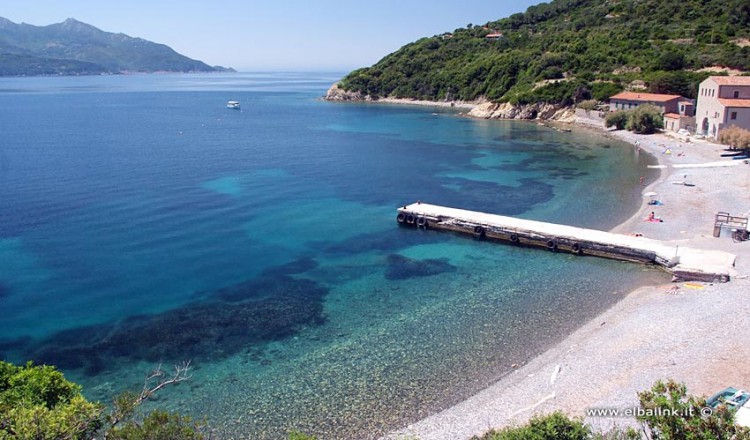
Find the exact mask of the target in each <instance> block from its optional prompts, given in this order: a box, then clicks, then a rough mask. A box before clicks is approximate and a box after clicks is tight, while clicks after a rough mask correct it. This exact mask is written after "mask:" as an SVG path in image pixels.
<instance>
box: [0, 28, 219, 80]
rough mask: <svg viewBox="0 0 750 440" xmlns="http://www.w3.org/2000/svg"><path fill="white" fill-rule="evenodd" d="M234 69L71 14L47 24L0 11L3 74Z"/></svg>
mask: <svg viewBox="0 0 750 440" xmlns="http://www.w3.org/2000/svg"><path fill="white" fill-rule="evenodd" d="M217 71H232V69H227V68H224V67H221V66H209V65H207V64H206V63H204V62H202V61H198V60H194V59H191V58H188V57H186V56H184V55H181V54H179V53H177V52H175V51H174V50H173V49H172V48H170V47H169V46H166V45H164V44H158V43H153V42H151V41H147V40H144V39H142V38H133V37H129V36H127V35H125V34H121V33H120V34H114V33H111V32H104V31H102V30H101V29H98V28H96V27H94V26H91V25H89V24H86V23H82V22H80V21H78V20H75V19H73V18H69V19H67V20H65V21H64V22H62V23H56V24H51V25H49V26H34V25H30V24H26V23H21V24H17V23H14V22H12V21H10V20H8V19H6V18H3V17H0V76H24V75H25V76H37V75H95V74H106V73H109V74H116V73H126V72H144V73H151V72H217Z"/></svg>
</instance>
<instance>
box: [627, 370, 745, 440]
mask: <svg viewBox="0 0 750 440" xmlns="http://www.w3.org/2000/svg"><path fill="white" fill-rule="evenodd" d="M638 398H639V400H640V406H641V409H643V410H644V413H645V414H646V415H643V416H639V417H638V420H640V421H641V422H643V423H644V424H645V426H646V427H647V428H648V429H649V430H650V431H651V437H650V438H652V439H654V440H661V439H664V440H671V439H716V440H720V439H727V440H728V439H733V440H747V439H750V431H748V430H747V429H744V428H741V427H738V426H737V425H735V424H734V420H733V419H734V415H733V414H732V413H731V412H729V411H728V410H727V408H726V407H725V406H723V405H721V406H719V407H718V408H717V409H715V410H713V412H712V414H710V415H708V416H706V415H703V414H701V413H702V411H701V409H702V408H705V407H706V399H702V398H697V397H694V396H689V395H688V394H687V388H686V387H685V385H684V384H678V383H676V382H674V381H672V380H669V381H667V382H666V383H665V382H662V381H658V382H656V383H655V384H654V386H653V387H652V388H651V390H649V391H643V392H641V393H638Z"/></svg>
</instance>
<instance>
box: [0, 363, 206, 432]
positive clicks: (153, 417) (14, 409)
mask: <svg viewBox="0 0 750 440" xmlns="http://www.w3.org/2000/svg"><path fill="white" fill-rule="evenodd" d="M189 365H190V364H189V363H184V364H182V365H180V366H176V367H175V372H174V374H172V375H167V374H166V373H165V372H164V371H163V370H162V369H161V367H158V368H157V369H155V370H154V371H153V372H151V373H150V374H149V375H148V376H147V377H146V381H145V385H144V388H143V390H142V391H141V393H140V394H136V393H129V392H128V393H123V394H121V395H120V396H118V397H116V398H115V401H114V403H113V406H112V409H111V410H110V412H109V414H107V415H106V416H105V414H104V406H103V405H101V404H100V403H98V402H89V401H88V400H86V398H85V397H83V395H82V394H81V386H80V385H78V384H75V383H73V382H71V381H69V380H67V379H65V377H64V376H63V374H62V373H61V372H59V371H57V369H56V368H55V367H52V366H48V365H33V364H32V363H31V362H29V363H27V364H26V365H24V366H16V365H13V364H10V363H8V362H4V361H0V440H10V439H18V440H26V439H29V440H31V439H33V440H58V439H65V440H79V439H80V440H90V439H92V438H104V439H117V440H182V439H185V440H199V439H203V438H204V436H203V435H202V434H201V432H200V430H199V428H200V427H199V426H198V425H197V424H195V423H194V422H193V421H192V420H191V419H190V418H188V417H183V416H180V415H179V414H176V413H167V412H164V411H154V412H152V413H150V414H147V415H145V416H144V417H141V416H139V415H137V414H136V411H135V410H136V407H137V406H138V405H140V404H141V403H143V402H144V401H145V400H146V399H148V398H149V397H151V396H153V394H154V393H155V392H156V391H158V390H159V389H161V388H163V387H165V386H167V385H171V384H174V383H178V382H181V381H183V380H187V379H189V378H190V376H189V374H188V371H189V368H190V366H189Z"/></svg>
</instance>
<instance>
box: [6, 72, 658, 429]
mask: <svg viewBox="0 0 750 440" xmlns="http://www.w3.org/2000/svg"><path fill="white" fill-rule="evenodd" d="M342 76H343V73H338V72H332V73H329V72H323V73H320V72H293V73H288V72H274V73H269V72H263V73H237V74H205V75H204V74H156V75H116V76H88V77H39V78H2V79H0V358H2V359H4V360H6V361H10V362H14V363H22V362H26V361H28V360H32V361H34V362H36V363H46V364H52V365H55V366H57V367H58V368H59V369H61V370H62V371H63V372H64V373H65V374H66V377H68V378H69V379H71V380H74V381H76V382H77V383H80V384H81V385H82V386H83V389H84V394H85V395H86V396H87V397H88V398H89V399H93V400H97V401H100V402H102V403H105V404H108V403H109V402H111V400H112V398H113V396H115V395H117V394H119V393H121V392H123V391H126V390H132V391H140V389H141V388H142V387H143V384H144V377H145V375H146V374H148V373H149V372H150V371H152V370H153V369H154V368H156V367H158V366H159V365H161V366H162V368H163V369H164V370H165V371H167V372H169V371H171V369H172V368H173V365H176V364H179V363H181V362H186V361H190V365H191V377H190V378H189V380H187V381H184V382H181V383H179V384H176V385H173V386H170V387H167V388H165V389H162V390H160V391H159V392H158V393H157V394H156V395H155V396H154V397H153V398H152V399H151V400H149V401H148V402H147V403H146V404H145V405H144V406H143V409H144V410H152V409H155V408H162V409H167V410H170V411H178V412H180V413H181V414H186V415H190V416H192V417H194V418H195V419H197V420H203V421H205V423H206V424H207V428H206V429H209V430H211V431H212V432H213V433H214V434H213V435H214V438H238V439H239V438H247V439H283V438H286V437H287V436H288V435H289V433H290V432H293V431H300V432H305V433H308V434H313V435H317V436H319V438H321V439H354V438H356V439H374V438H377V437H379V436H380V435H383V434H385V433H387V432H390V431H392V430H394V429H397V428H400V427H403V426H405V425H406V424H408V423H409V422H412V421H415V420H418V419H420V418H423V417H425V416H428V415H430V414H433V413H435V412H437V411H439V410H440V409H443V408H446V407H448V406H451V405H453V404H455V403H457V402H460V401H461V400H463V399H465V398H467V397H468V396H470V395H472V394H474V393H476V392H478V391H479V390H481V389H483V388H485V387H487V386H488V385H491V384H493V383H495V382H497V381H498V380H500V379H502V378H503V377H504V376H505V375H507V374H508V373H509V372H510V371H512V369H513V368H515V367H517V366H520V365H523V364H524V363H527V362H528V361H529V360H530V359H532V358H533V357H534V356H536V355H538V354H540V353H542V352H543V351H545V350H546V349H548V348H550V347H551V346H553V345H554V344H556V343H558V342H560V341H561V340H562V339H563V338H564V337H565V336H566V335H568V334H570V333H571V332H573V331H574V330H575V329H576V328H578V327H579V326H580V325H582V324H583V323H585V322H587V321H589V320H591V319H592V318H594V317H595V316H596V315H597V314H599V313H601V312H602V311H604V310H605V309H607V308H608V307H610V306H611V305H613V304H614V303H616V302H617V301H618V300H619V299H621V298H622V297H623V296H624V295H626V294H627V293H628V292H629V291H631V290H633V289H634V288H636V287H638V286H642V285H653V284H656V283H661V282H664V281H666V280H667V278H666V275H665V274H664V273H662V272H661V271H659V270H657V269H654V268H651V267H648V266H644V265H639V264H631V263H623V262H615V261H609V260H604V259H599V258H593V257H577V256H574V255H570V254H566V253H552V252H547V251H542V250H538V249H527V248H523V247H515V246H508V245H503V244H499V243H492V242H487V241H482V240H477V239H474V238H471V237H467V236H461V235H457V234H452V233H446V232H438V231H433V230H417V229H412V228H404V227H399V226H398V224H397V222H396V209H397V208H398V207H399V206H403V205H405V204H408V203H413V202H415V201H417V200H420V201H422V202H426V203H433V204H440V205H445V206H450V207H457V208H463V209H470V210H478V211H484V212H490V213H496V214H502V215H511V216H518V217H522V218H527V219H536V220H543V221H548V222H558V223H564V224H569V225H574V226H582V227H590V228H599V229H609V228H612V227H614V226H615V225H617V224H618V223H620V222H622V221H623V220H625V219H626V218H628V217H630V216H631V215H633V214H634V213H635V212H636V210H637V209H638V207H639V205H640V201H641V197H642V196H641V187H640V184H639V178H640V176H645V177H646V178H647V179H652V178H654V174H653V171H652V170H648V169H647V165H648V164H651V163H653V162H654V161H653V158H651V157H649V156H647V155H645V154H640V155H639V154H637V153H636V152H635V151H634V149H633V147H632V146H629V145H627V144H624V143H622V142H620V141H616V140H613V139H609V138H605V137H603V136H602V135H601V134H598V133H596V132H591V131H586V130H573V131H572V132H569V133H564V132H559V131H556V130H554V129H553V128H550V127H546V126H542V125H538V124H535V123H530V122H518V121H488V120H477V119H471V118H468V117H466V116H464V115H463V114H462V112H463V111H465V110H459V109H453V108H446V107H422V106H409V105H393V104H378V103H340V102H326V101H324V100H322V99H321V97H322V96H323V95H324V94H325V92H326V89H327V88H328V87H329V86H330V85H331V84H333V83H334V82H335V81H336V80H338V79H339V78H341V77H342ZM229 100H237V101H240V103H241V109H240V110H233V109H229V108H227V107H226V103H227V101H229Z"/></svg>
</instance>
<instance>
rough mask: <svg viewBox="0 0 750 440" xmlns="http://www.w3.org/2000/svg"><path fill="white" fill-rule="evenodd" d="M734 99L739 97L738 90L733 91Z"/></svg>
mask: <svg viewBox="0 0 750 440" xmlns="http://www.w3.org/2000/svg"><path fill="white" fill-rule="evenodd" d="M734 97H735V98H739V97H740V91H739V90H735V91H734Z"/></svg>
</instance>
